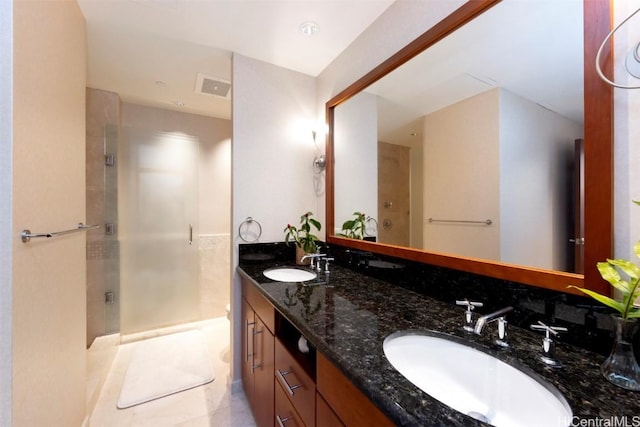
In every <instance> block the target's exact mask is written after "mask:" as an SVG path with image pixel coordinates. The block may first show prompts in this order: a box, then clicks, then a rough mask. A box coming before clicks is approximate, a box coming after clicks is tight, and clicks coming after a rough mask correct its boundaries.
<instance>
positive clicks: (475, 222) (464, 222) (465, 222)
mask: <svg viewBox="0 0 640 427" xmlns="http://www.w3.org/2000/svg"><path fill="white" fill-rule="evenodd" d="M429 222H449V223H456V224H484V225H491V224H493V221H491V220H490V219H487V220H485V221H465V220H457V219H433V218H429Z"/></svg>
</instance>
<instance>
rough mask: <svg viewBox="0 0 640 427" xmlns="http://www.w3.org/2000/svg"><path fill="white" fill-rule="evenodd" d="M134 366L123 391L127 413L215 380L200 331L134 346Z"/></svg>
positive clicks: (121, 401) (120, 401) (121, 402)
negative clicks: (128, 410) (145, 403)
mask: <svg viewBox="0 0 640 427" xmlns="http://www.w3.org/2000/svg"><path fill="white" fill-rule="evenodd" d="M132 345H133V346H134V348H133V351H132V354H131V362H130V363H129V366H128V367H127V373H126V375H125V378H124V382H123V384H122V389H121V390H120V398H119V399H118V408H119V409H124V408H129V407H131V406H134V405H139V404H141V403H144V402H148V401H150V400H154V399H158V398H160V397H164V396H168V395H170V394H173V393H178V392H180V391H183V390H187V389H190V388H193V387H197V386H199V385H203V384H207V383H209V382H211V381H213V379H214V375H213V367H212V360H211V358H210V357H209V352H208V351H207V345H206V341H205V335H204V333H202V332H201V331H195V330H194V331H187V332H180V333H176V334H171V335H166V336H162V337H158V338H152V339H149V340H146V341H140V342H137V343H134V344H132Z"/></svg>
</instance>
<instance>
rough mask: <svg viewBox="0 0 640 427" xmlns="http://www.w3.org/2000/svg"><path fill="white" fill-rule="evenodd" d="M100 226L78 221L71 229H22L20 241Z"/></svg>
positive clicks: (56, 235) (25, 241)
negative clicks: (41, 230) (36, 230)
mask: <svg viewBox="0 0 640 427" xmlns="http://www.w3.org/2000/svg"><path fill="white" fill-rule="evenodd" d="M98 227H100V226H99V225H84V224H83V223H81V222H80V223H78V226H77V227H76V228H72V229H71V230H64V231H54V232H53V233H32V232H31V230H28V229H27V230H22V235H21V236H22V241H23V242H24V243H27V242H29V241H30V240H31V239H32V238H34V237H47V238H50V237H58V236H62V235H64V234H71V233H77V232H78V231H87V230H92V229H94V228H98Z"/></svg>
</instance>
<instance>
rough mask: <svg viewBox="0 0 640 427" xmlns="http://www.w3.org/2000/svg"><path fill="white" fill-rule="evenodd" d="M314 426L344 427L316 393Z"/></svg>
mask: <svg viewBox="0 0 640 427" xmlns="http://www.w3.org/2000/svg"><path fill="white" fill-rule="evenodd" d="M316 425H317V426H318V427H345V425H344V424H343V423H342V421H340V418H338V416H337V415H336V413H335V412H333V410H332V409H331V407H330V406H329V404H328V403H327V402H325V400H324V399H323V398H322V396H320V394H318V393H316Z"/></svg>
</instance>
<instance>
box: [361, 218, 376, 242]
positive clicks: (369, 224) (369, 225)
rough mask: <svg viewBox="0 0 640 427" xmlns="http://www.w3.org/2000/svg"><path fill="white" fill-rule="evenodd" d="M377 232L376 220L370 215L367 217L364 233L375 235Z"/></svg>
mask: <svg viewBox="0 0 640 427" xmlns="http://www.w3.org/2000/svg"><path fill="white" fill-rule="evenodd" d="M377 234H378V221H376V219H375V218H374V217H372V216H369V217H367V219H366V221H365V227H364V235H365V236H367V237H375V236H376V235H377Z"/></svg>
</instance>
